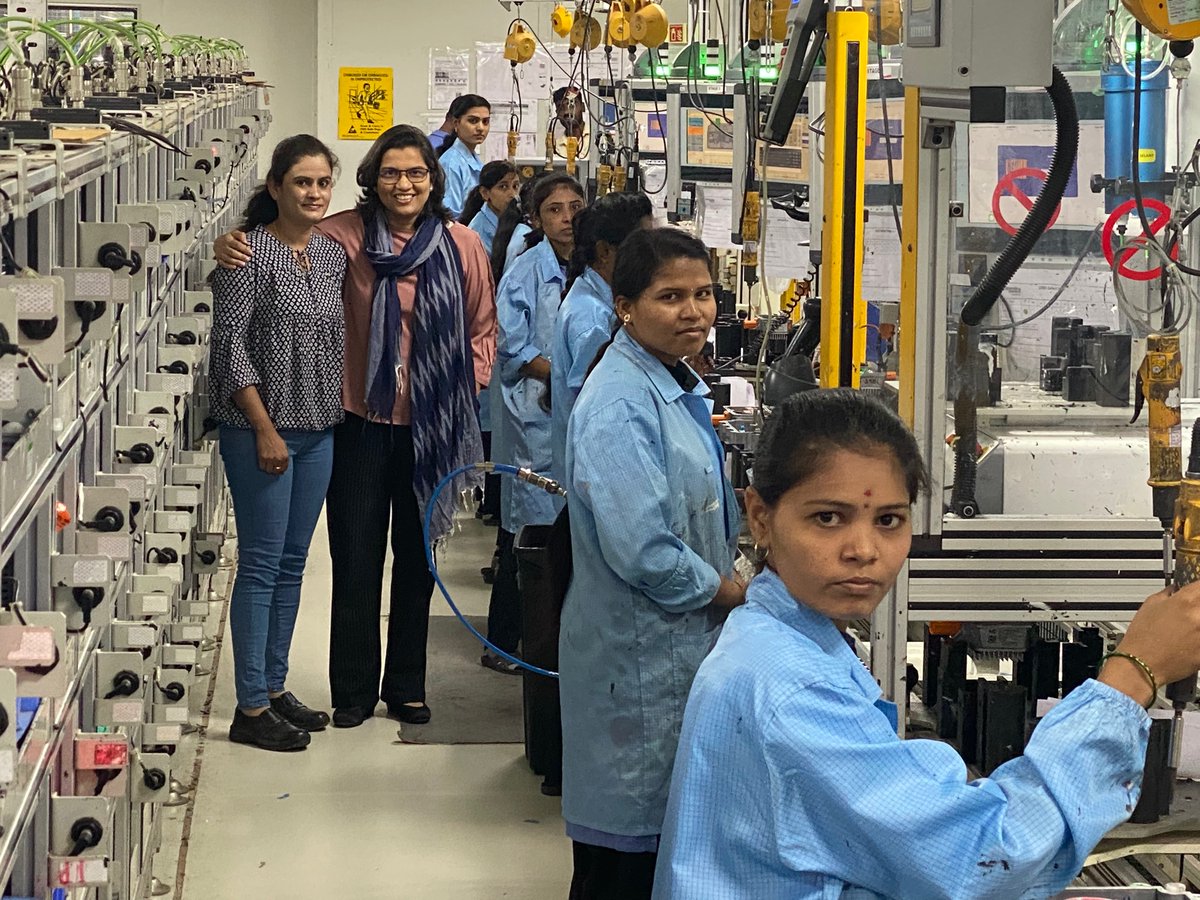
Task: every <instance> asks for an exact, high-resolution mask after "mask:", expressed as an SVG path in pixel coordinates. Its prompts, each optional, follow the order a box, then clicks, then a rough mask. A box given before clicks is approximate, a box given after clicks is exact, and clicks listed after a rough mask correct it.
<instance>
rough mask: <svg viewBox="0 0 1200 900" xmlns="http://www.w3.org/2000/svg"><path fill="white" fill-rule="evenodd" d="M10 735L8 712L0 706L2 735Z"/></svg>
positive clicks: (0, 730) (0, 729) (0, 731)
mask: <svg viewBox="0 0 1200 900" xmlns="http://www.w3.org/2000/svg"><path fill="white" fill-rule="evenodd" d="M7 733H8V710H7V709H5V707H4V705H3V704H0V735H4V734H7Z"/></svg>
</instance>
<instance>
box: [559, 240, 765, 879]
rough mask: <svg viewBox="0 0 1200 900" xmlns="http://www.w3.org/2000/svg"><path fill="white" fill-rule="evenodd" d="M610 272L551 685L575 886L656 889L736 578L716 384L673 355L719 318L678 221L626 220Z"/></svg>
mask: <svg viewBox="0 0 1200 900" xmlns="http://www.w3.org/2000/svg"><path fill="white" fill-rule="evenodd" d="M612 289H613V293H614V294H615V295H616V308H617V314H618V317H619V319H620V321H621V324H622V327H621V330H620V331H618V332H617V334H616V336H615V337H614V338H613V341H612V343H611V344H610V345H609V346H608V347H607V348H606V349H605V351H604V354H603V356H602V357H601V359H600V362H599V363H597V365H596V367H595V368H594V369H593V370H592V373H591V375H590V376H589V377H588V380H587V382H586V383H585V384H584V386H583V390H582V392H581V393H580V395H579V399H578V401H577V402H576V404H575V409H574V410H573V411H572V413H571V420H570V424H569V426H568V430H567V490H568V504H569V510H570V519H571V549H572V557H573V573H572V577H571V583H570V587H569V589H568V590H567V594H566V599H565V602H564V604H563V610H562V627H561V632H560V635H559V672H560V682H559V690H560V696H561V709H562V733H563V785H562V810H563V818H564V819H565V820H566V828H567V835H568V837H570V838H571V840H572V841H573V852H574V862H575V869H574V875H573V878H572V887H571V897H572V900H599V898H610V897H611V898H616V897H619V898H621V900H639V898H648V897H649V896H650V891H651V887H652V884H653V878H654V864H655V858H656V853H657V849H658V838H659V833H660V832H661V830H662V822H663V815H664V813H665V811H666V805H667V790H668V787H669V785H670V780H671V765H672V761H673V760H674V758H675V749H676V744H677V741H678V737H679V728H680V724H681V722H682V719H683V708H684V702H685V700H686V698H687V692H688V687H689V686H690V685H691V681H692V677H693V675H694V674H695V672H696V669H697V668H698V667H699V665H700V662H701V660H702V659H703V658H704V656H705V654H706V653H708V651H709V649H710V648H711V647H712V645H713V643H714V642H715V640H716V637H717V633H718V631H719V629H720V625H721V621H722V619H723V618H724V616H725V615H726V613H727V612H728V611H729V610H730V609H731V608H733V607H735V606H737V605H738V604H740V603H742V602H743V600H744V596H745V594H744V587H743V586H742V585H741V584H740V583H739V582H738V581H737V580H736V579H734V578H733V577H732V575H731V573H732V565H733V554H734V548H735V545H736V540H737V535H738V529H739V516H738V510H737V503H736V500H735V498H734V495H733V491H732V489H731V488H730V485H729V483H728V481H727V480H726V479H725V476H724V468H723V463H724V460H723V454H722V450H721V446H720V444H719V442H718V441H717V436H716V433H715V432H714V431H713V427H712V418H711V414H710V412H709V407H708V404H707V402H706V398H707V393H708V391H707V388H706V387H705V386H704V384H703V382H701V381H700V379H699V378H698V377H697V376H696V374H695V372H693V371H692V369H691V368H689V367H688V365H687V364H686V363H685V362H683V359H684V358H685V357H688V356H691V355H694V354H696V353H698V352H699V351H700V349H701V348H702V347H703V346H704V343H705V341H706V340H707V339H708V332H709V329H710V328H711V327H712V323H713V320H714V319H715V318H716V299H715V295H714V291H713V281H712V276H711V274H710V271H709V255H708V250H707V249H706V248H705V247H704V245H703V244H702V243H701V242H700V241H698V240H696V238H694V237H692V236H691V235H689V234H686V233H684V232H683V231H680V230H678V229H674V228H661V229H651V230H644V231H634V232H633V233H632V234H630V235H629V236H628V237H627V238H626V239H625V241H624V242H623V243H622V244H621V248H620V250H619V251H618V254H617V263H616V268H615V269H614V272H613V285H612Z"/></svg>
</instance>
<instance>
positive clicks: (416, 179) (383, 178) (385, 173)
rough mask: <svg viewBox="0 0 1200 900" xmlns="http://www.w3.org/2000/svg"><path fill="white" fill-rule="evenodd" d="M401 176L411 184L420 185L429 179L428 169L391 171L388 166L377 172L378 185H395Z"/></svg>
mask: <svg viewBox="0 0 1200 900" xmlns="http://www.w3.org/2000/svg"><path fill="white" fill-rule="evenodd" d="M401 175H403V176H404V177H405V178H407V179H408V180H409V182H411V183H412V184H420V183H421V182H422V181H424V180H425V179H426V178H428V177H429V170H428V169H393V168H392V167H391V166H388V167H387V168H386V169H380V170H379V183H380V184H395V183H396V182H397V181H399V180H400V176H401Z"/></svg>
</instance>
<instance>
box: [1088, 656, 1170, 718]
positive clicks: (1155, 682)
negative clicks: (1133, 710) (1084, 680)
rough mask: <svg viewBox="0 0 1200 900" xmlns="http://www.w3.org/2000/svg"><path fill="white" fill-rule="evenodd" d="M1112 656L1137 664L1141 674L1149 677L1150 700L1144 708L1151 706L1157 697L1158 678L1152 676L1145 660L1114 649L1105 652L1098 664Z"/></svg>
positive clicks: (1152, 673)
mask: <svg viewBox="0 0 1200 900" xmlns="http://www.w3.org/2000/svg"><path fill="white" fill-rule="evenodd" d="M1114 656H1115V657H1118V658H1120V659H1127V660H1129V661H1130V662H1131V663H1133V664H1134V665H1135V666H1137V667H1138V668H1139V669H1141V670H1142V674H1143V675H1145V676H1146V678H1147V679H1149V681H1150V691H1151V693H1150V702H1149V703H1147V704H1146V709H1149V708H1150V707H1151V706H1153V705H1154V701H1155V700H1156V699H1158V680H1157V679H1156V678H1155V677H1154V672H1152V671H1151V670H1150V666H1148V665H1147V664H1146V661H1145V660H1144V659H1142V658H1141V657H1138V656H1134V655H1133V654H1132V653H1121V652H1119V651H1114V652H1112V653H1107V654H1105V655H1104V656H1103V657H1101V659H1100V664H1101V665H1103V664H1104V663H1105V662H1107V661H1108V660H1110V659H1112V658H1113V657H1114Z"/></svg>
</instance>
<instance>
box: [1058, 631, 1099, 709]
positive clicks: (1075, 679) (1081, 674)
mask: <svg viewBox="0 0 1200 900" xmlns="http://www.w3.org/2000/svg"><path fill="white" fill-rule="evenodd" d="M1103 656H1104V639H1103V638H1101V637H1100V632H1099V630H1098V629H1095V628H1084V629H1081V630H1080V633H1079V636H1078V640H1077V641H1076V642H1073V643H1070V644H1063V647H1062V694H1063V696H1064V697H1065V696H1066V695H1067V694H1069V693H1071V691H1073V690H1075V688H1077V687H1079V685H1081V684H1083V683H1084V682H1085V681H1087V680H1088V679H1089V678H1095V677H1096V674H1097V673H1098V672H1099V671H1100V660H1101V658H1102V657H1103Z"/></svg>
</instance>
